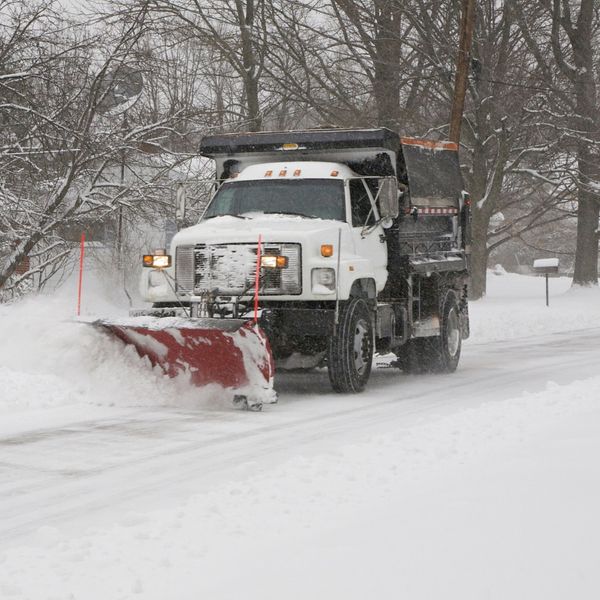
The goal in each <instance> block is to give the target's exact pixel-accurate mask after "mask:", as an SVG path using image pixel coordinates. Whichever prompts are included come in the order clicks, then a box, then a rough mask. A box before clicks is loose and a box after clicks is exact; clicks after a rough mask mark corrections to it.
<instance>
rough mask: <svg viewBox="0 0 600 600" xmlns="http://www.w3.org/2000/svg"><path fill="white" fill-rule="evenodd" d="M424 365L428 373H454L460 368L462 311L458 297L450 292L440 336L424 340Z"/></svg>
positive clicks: (443, 311)
mask: <svg viewBox="0 0 600 600" xmlns="http://www.w3.org/2000/svg"><path fill="white" fill-rule="evenodd" d="M423 339H424V340H426V344H427V345H426V346H425V347H424V348H423V364H424V368H425V370H426V371H431V372H433V373H454V371H456V367H458V361H459V359H460V350H461V347H462V332H461V323H460V311H459V308H458V302H457V301H456V295H455V294H454V292H449V293H448V294H447V296H446V299H445V300H444V306H443V307H442V322H441V323H440V335H439V336H436V337H433V338H423Z"/></svg>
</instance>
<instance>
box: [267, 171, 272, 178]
mask: <svg viewBox="0 0 600 600" xmlns="http://www.w3.org/2000/svg"><path fill="white" fill-rule="evenodd" d="M272 175H273V171H267V172H266V173H265V177H271V176H272Z"/></svg>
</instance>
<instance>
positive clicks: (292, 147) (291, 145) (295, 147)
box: [281, 143, 300, 150]
mask: <svg viewBox="0 0 600 600" xmlns="http://www.w3.org/2000/svg"><path fill="white" fill-rule="evenodd" d="M299 147H300V146H298V144H295V143H288V144H283V146H281V149H282V150H298V148H299Z"/></svg>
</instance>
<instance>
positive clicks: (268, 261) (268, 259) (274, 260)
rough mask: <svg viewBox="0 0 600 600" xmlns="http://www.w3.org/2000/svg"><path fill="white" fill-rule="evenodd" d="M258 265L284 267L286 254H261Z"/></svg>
mask: <svg viewBox="0 0 600 600" xmlns="http://www.w3.org/2000/svg"><path fill="white" fill-rule="evenodd" d="M260 266H261V267H265V268H267V269H285V268H286V267H287V266H288V258H287V256H268V255H265V256H261V257H260Z"/></svg>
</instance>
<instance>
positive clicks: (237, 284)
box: [175, 243, 302, 296]
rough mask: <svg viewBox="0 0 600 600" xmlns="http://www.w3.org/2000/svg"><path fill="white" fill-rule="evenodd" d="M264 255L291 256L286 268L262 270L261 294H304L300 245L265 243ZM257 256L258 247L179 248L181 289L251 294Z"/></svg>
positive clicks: (237, 245)
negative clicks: (191, 274) (182, 263)
mask: <svg viewBox="0 0 600 600" xmlns="http://www.w3.org/2000/svg"><path fill="white" fill-rule="evenodd" d="M261 252H262V254H263V256H264V255H266V254H270V255H281V256H287V258H288V266H287V267H286V268H285V269H262V272H261V289H260V294H261V295H263V296H268V295H271V296H274V295H282V294H286V295H288V294H289V295H298V294H300V293H302V278H301V274H302V269H301V253H300V244H282V243H274V244H264V245H263V246H262V250H261ZM256 254H257V244H210V245H205V244H198V245H197V246H195V247H191V246H183V247H180V248H177V255H176V261H177V264H176V266H175V272H176V277H177V289H178V291H180V293H183V294H187V293H189V292H188V291H187V290H189V289H193V292H194V293H195V294H203V293H205V292H216V293H218V294H219V295H225V296H240V295H250V294H251V293H252V290H253V289H254V280H255V275H256ZM180 259H181V260H182V261H183V262H185V264H184V265H181V266H180V265H179V260H180ZM190 272H191V273H193V277H191V276H190ZM180 275H181V277H182V281H181V283H180V282H179V277H180ZM192 280H193V283H192Z"/></svg>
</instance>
